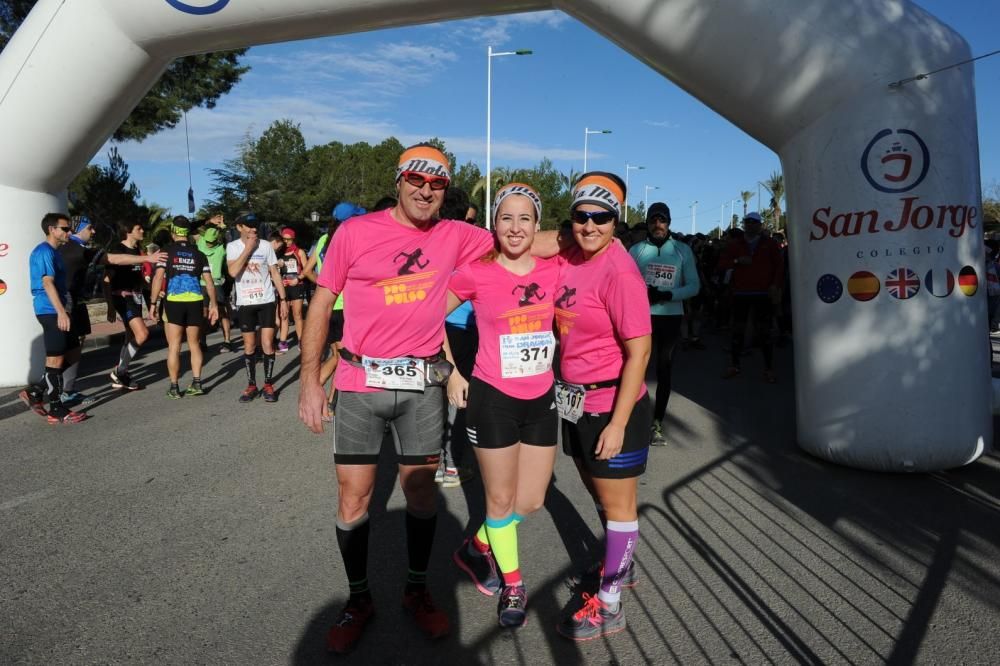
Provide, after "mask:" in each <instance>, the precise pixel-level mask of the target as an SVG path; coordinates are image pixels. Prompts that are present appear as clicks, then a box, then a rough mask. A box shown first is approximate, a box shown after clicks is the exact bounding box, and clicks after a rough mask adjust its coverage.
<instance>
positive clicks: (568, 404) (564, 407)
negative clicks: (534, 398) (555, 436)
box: [556, 382, 587, 423]
mask: <svg viewBox="0 0 1000 666" xmlns="http://www.w3.org/2000/svg"><path fill="white" fill-rule="evenodd" d="M586 393H587V390H586V389H585V388H583V387H582V386H580V385H579V384H567V383H566V382H556V409H558V410H559V418H561V419H566V420H567V421H569V422H571V423H576V422H577V421H579V420H580V417H581V416H583V399H584V397H585V396H586Z"/></svg>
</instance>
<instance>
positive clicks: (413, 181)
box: [403, 171, 448, 190]
mask: <svg viewBox="0 0 1000 666" xmlns="http://www.w3.org/2000/svg"><path fill="white" fill-rule="evenodd" d="M403 180H405V181H406V182H407V183H408V184H410V185H412V186H413V187H415V188H417V189H418V190H419V189H420V188H421V187H423V186H424V185H430V186H431V189H432V190H443V189H444V188H446V187H448V179H447V178H444V177H442V176H425V175H424V174H422V173H418V172H416V171H404V172H403Z"/></svg>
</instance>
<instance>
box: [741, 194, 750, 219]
mask: <svg viewBox="0 0 1000 666" xmlns="http://www.w3.org/2000/svg"><path fill="white" fill-rule="evenodd" d="M740 199H743V217H746V216H747V204H748V203H750V200H751V199H753V192H749V191H747V190H743V191H742V192H740Z"/></svg>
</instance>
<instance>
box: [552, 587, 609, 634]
mask: <svg viewBox="0 0 1000 666" xmlns="http://www.w3.org/2000/svg"><path fill="white" fill-rule="evenodd" d="M624 628H625V609H624V607H623V604H622V603H621V602H618V610H617V611H612V610H611V609H610V608H608V605H607V604H605V603H604V602H603V601H601V600H600V599H599V598H598V597H597V595H596V594H595V595H589V594H587V593H586V592H584V593H583V606H581V607H580V610H578V611H576V612H575V613H573V614H572V615H568V616H566V617H565V618H563V620H562V622H560V623H559V624H558V625H556V631H558V632H559V633H560V634H561V635H563V636H565V637H566V638H568V639H570V640H574V641H589V640H592V639H594V638H600V637H601V636H609V635H611V634H615V633H618V632H619V631H621V630H622V629H624Z"/></svg>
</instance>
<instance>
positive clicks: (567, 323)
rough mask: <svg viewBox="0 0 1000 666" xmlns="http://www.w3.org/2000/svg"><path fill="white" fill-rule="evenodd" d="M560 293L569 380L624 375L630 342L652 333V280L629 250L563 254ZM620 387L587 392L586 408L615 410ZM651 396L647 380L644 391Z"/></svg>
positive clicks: (563, 359) (564, 370)
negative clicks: (626, 342) (585, 255)
mask: <svg viewBox="0 0 1000 666" xmlns="http://www.w3.org/2000/svg"><path fill="white" fill-rule="evenodd" d="M560 264H561V267H560V274H559V288H558V290H557V291H556V297H555V309H556V323H557V324H558V330H559V344H560V352H559V353H560V363H559V369H560V374H561V377H562V379H563V381H566V382H570V383H573V384H594V383H597V382H601V381H605V380H609V379H616V378H618V377H620V376H621V371H622V367H623V366H624V365H625V345H624V340H630V339H632V338H639V337H642V336H644V335H649V334H650V333H652V323H651V320H650V317H649V300H648V299H647V297H646V283H645V281H644V280H643V279H642V275H641V274H640V273H639V269H638V268H637V267H636V265H635V261H634V260H633V259H632V257H630V256H629V254H628V252H626V251H625V248H623V247H621V246H620V245H618V244H617V243H613V244H612V245H611V247H609V248H608V249H607V250H605V251H604V252H602V253H601V254H599V255H598V256H597V257H595V258H593V259H591V260H590V261H584V259H583V253H582V252H581V251H580V249H579V248H573V249H571V250H567V251H566V252H564V253H563V254H561V255H560ZM617 394H618V388H617V387H611V388H603V389H595V390H593V391H587V395H586V397H585V398H584V403H583V409H584V411H586V412H589V413H591V414H600V413H604V412H610V411H611V410H613V409H614V402H615V396H616V395H617ZM645 394H646V385H645V384H643V386H642V391H641V392H640V394H639V397H640V398H641V397H642V396H643V395H645Z"/></svg>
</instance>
